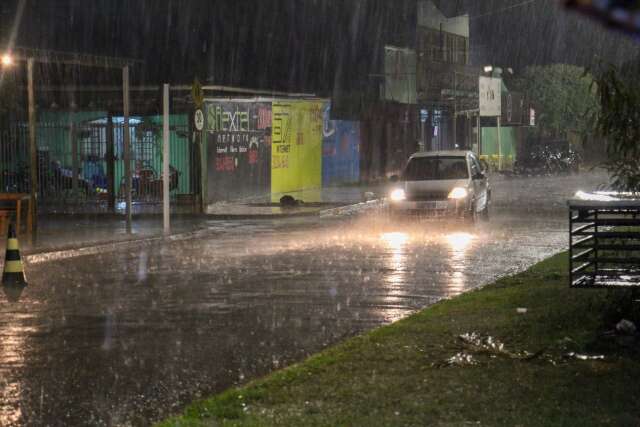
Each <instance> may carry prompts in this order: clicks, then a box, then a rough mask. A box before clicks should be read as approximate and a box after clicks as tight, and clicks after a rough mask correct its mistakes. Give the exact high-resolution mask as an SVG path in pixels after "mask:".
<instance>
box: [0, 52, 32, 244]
mask: <svg viewBox="0 0 640 427" xmlns="http://www.w3.org/2000/svg"><path fill="white" fill-rule="evenodd" d="M15 61H16V60H15V58H14V57H13V55H11V54H10V53H5V54H3V55H2V56H1V57H0V64H2V66H3V67H12V66H14V65H15ZM26 62H27V100H28V107H27V111H28V115H29V127H28V129H29V208H30V209H29V210H30V215H31V218H30V220H31V224H32V227H33V229H32V234H33V233H36V231H35V230H37V229H38V224H37V222H38V203H37V202H38V148H37V142H36V102H35V93H34V83H33V64H34V60H33V58H31V57H28V58H26ZM30 239H33V235H30Z"/></svg>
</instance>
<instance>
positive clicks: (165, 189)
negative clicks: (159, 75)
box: [162, 83, 171, 234]
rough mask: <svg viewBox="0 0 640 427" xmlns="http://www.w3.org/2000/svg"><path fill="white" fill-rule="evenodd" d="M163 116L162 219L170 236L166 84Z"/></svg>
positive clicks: (165, 231) (167, 100) (167, 98)
mask: <svg viewBox="0 0 640 427" xmlns="http://www.w3.org/2000/svg"><path fill="white" fill-rule="evenodd" d="M162 105H163V108H162V110H163V115H162V217H163V225H164V227H163V228H164V234H169V233H170V232H171V224H170V222H169V220H170V217H169V214H170V212H169V209H170V204H169V191H170V186H169V180H170V178H171V177H170V176H169V175H170V173H169V172H170V171H169V155H170V152H169V151H170V145H169V137H170V134H169V132H170V130H169V85H168V84H166V83H165V84H164V87H163V102H162Z"/></svg>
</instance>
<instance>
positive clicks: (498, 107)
mask: <svg viewBox="0 0 640 427" xmlns="http://www.w3.org/2000/svg"><path fill="white" fill-rule="evenodd" d="M478 85H479V87H480V94H479V99H480V115H481V116H483V117H498V116H500V115H501V114H502V79H498V78H494V77H480V80H479V82H478Z"/></svg>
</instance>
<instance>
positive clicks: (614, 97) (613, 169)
mask: <svg viewBox="0 0 640 427" xmlns="http://www.w3.org/2000/svg"><path fill="white" fill-rule="evenodd" d="M595 87H596V90H597V95H598V100H599V104H600V110H599V111H598V112H597V114H594V115H592V118H593V120H594V122H595V125H596V130H597V131H598V133H599V134H600V135H602V136H603V137H604V138H606V140H607V154H608V157H609V159H608V160H607V162H606V164H605V167H606V168H607V170H608V171H609V174H610V175H611V177H612V181H613V185H614V186H615V187H616V188H617V189H619V190H623V191H631V192H640V126H639V124H640V83H639V82H638V80H637V78H636V77H635V76H634V77H631V78H629V77H627V78H625V77H623V76H622V73H621V72H620V71H619V70H618V69H617V68H616V67H614V66H612V65H609V66H602V67H601V69H600V70H599V72H598V73H597V74H596V78H595Z"/></svg>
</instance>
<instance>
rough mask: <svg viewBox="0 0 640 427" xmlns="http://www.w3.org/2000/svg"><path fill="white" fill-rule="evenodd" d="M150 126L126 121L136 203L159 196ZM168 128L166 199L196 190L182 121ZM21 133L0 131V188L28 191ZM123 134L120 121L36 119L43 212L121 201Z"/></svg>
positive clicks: (194, 162) (194, 157)
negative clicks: (168, 175)
mask: <svg viewBox="0 0 640 427" xmlns="http://www.w3.org/2000/svg"><path fill="white" fill-rule="evenodd" d="M103 122H104V123H103ZM156 128H158V126H157V125H156V124H155V123H154V124H153V126H149V125H146V126H143V125H142V124H139V123H136V124H131V125H130V132H131V138H130V140H131V170H132V199H133V201H134V202H136V203H151V204H153V203H159V202H160V201H161V200H162V176H161V169H162V168H161V167H162V152H161V150H162V147H161V132H160V131H159V130H157V129H156ZM170 132H171V134H170V141H171V143H170V145H171V160H170V186H169V188H170V192H171V194H170V195H171V200H172V201H174V202H175V201H181V200H187V199H189V198H188V197H186V196H191V198H194V197H195V195H197V194H198V192H199V181H200V172H199V164H200V159H199V153H198V152H197V150H196V147H195V146H194V144H193V142H192V141H191V140H190V138H189V132H188V125H187V124H186V123H185V124H182V123H179V124H172V126H171V127H170ZM27 135H28V129H27V126H26V125H25V124H23V123H15V124H13V125H12V126H10V127H8V128H7V129H4V130H3V131H2V132H0V168H2V169H1V172H2V173H1V174H0V188H1V190H2V192H20V193H28V192H29V188H30V183H29V181H30V175H29V163H28V161H29V157H28V155H29V153H28V144H27ZM123 136H124V127H123V125H122V123H121V122H118V123H114V124H112V125H109V126H108V125H107V124H106V120H103V121H102V122H101V121H94V122H90V123H86V122H85V123H60V122H40V123H38V125H37V137H38V139H37V142H38V153H37V161H38V163H37V165H38V171H37V176H38V183H39V185H38V188H39V201H40V203H41V205H42V206H43V208H44V209H45V211H46V210H53V211H57V210H60V209H62V208H63V207H65V206H70V205H75V206H80V205H86V206H89V205H91V206H93V205H100V206H102V205H105V207H106V204H107V201H109V200H114V201H115V202H119V201H122V200H124V198H125V190H124V184H123V183H124V179H125V178H124V169H125V168H124V157H123V150H124V145H123V144H124V142H123V141H124V138H123ZM48 208H51V209H48Z"/></svg>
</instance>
